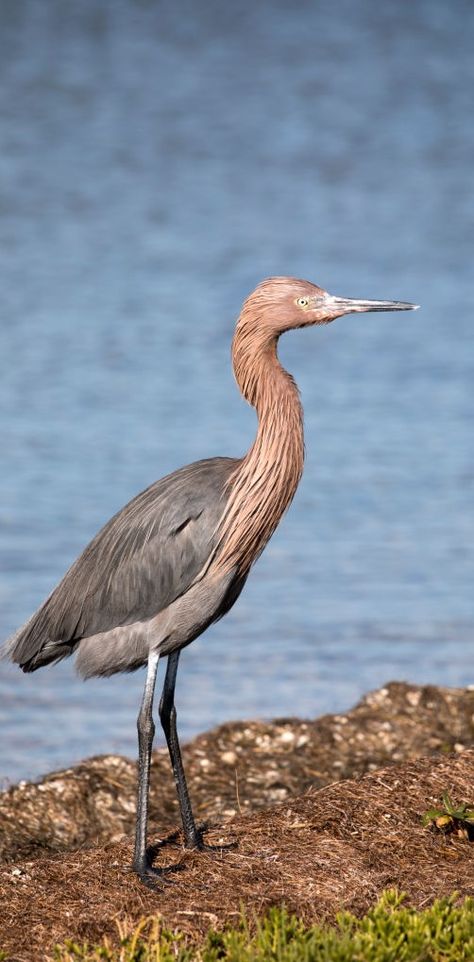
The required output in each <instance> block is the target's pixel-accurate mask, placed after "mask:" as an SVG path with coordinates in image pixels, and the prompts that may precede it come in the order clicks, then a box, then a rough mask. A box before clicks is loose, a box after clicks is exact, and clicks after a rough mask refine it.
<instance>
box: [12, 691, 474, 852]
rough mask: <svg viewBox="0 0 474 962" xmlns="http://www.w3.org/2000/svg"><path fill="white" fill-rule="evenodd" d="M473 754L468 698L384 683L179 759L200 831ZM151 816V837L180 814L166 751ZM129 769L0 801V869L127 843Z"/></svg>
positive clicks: (234, 728) (66, 779)
mask: <svg viewBox="0 0 474 962" xmlns="http://www.w3.org/2000/svg"><path fill="white" fill-rule="evenodd" d="M471 745H474V690H469V689H461V688H459V689H456V688H437V687H433V686H430V685H426V686H417V685H408V684H404V683H398V682H392V683H390V684H387V685H386V686H385V687H384V688H380V689H379V690H378V691H374V692H371V693H370V694H368V695H366V696H365V697H364V698H363V699H362V701H361V702H360V703H359V704H358V705H356V707H355V708H353V709H352V710H351V711H349V712H347V713H346V714H343V715H324V716H323V717H322V718H317V719H316V720H314V721H312V720H302V719H300V718H280V719H277V720H276V721H270V722H260V721H249V722H231V723H228V724H226V725H221V726H219V727H218V728H215V729H213V730H212V731H210V732H206V733H205V734H203V735H199V736H198V737H197V738H195V739H194V740H193V741H192V742H190V743H189V744H188V745H187V746H185V748H184V752H183V755H184V762H185V766H186V772H187V777H188V784H189V789H190V793H191V797H192V799H193V804H194V808H195V813H196V816H197V818H199V819H200V820H201V821H208V820H209V819H211V820H212V819H215V818H219V819H224V820H227V819H230V818H233V817H234V816H235V815H236V814H238V813H246V812H250V811H256V810H258V809H260V808H265V807H266V806H268V805H273V804H275V803H277V802H284V801H285V800H286V799H288V798H289V797H291V796H292V795H296V794H300V793H302V792H305V791H306V790H307V789H308V788H321V787H322V786H324V785H327V784H328V783H331V782H334V781H339V780H341V779H347V778H353V777H354V776H356V775H363V774H364V773H365V772H370V771H374V770H375V769H376V768H380V767H383V766H386V765H390V764H394V763H398V762H402V761H407V760H409V759H413V758H419V757H420V756H422V755H432V754H434V753H449V752H457V753H459V752H462V751H463V750H464V749H465V748H466V747H469V746H471ZM151 782H152V787H151V799H150V817H151V824H152V826H153V829H154V831H155V833H160V834H161V833H163V832H164V833H166V832H168V831H170V830H171V829H173V828H174V827H175V826H176V825H177V822H178V819H179V815H178V809H177V803H176V794H175V788H174V784H173V780H172V776H171V772H170V765H169V759H168V755H167V752H166V750H161V751H158V752H155V754H154V759H153V768H152V776H151ZM135 786H136V766H135V762H134V761H132V760H131V759H129V758H124V757H123V756H119V755H103V756H99V757H97V758H91V759H88V760H87V761H85V762H82V763H81V764H80V765H77V766H75V767H74V768H69V769H65V770H64V771H60V772H54V773H53V774H51V775H47V776H46V777H45V778H43V779H42V780H41V781H39V782H36V783H33V782H21V783H20V784H19V785H15V786H13V787H12V788H10V789H9V790H8V791H6V792H3V793H1V794H0V862H1V861H11V860H17V859H20V858H28V857H30V856H34V855H38V854H40V853H44V852H58V851H67V850H69V849H74V848H79V847H84V846H86V845H93V844H103V843H105V842H108V841H113V840H115V839H119V838H120V837H121V836H122V835H123V834H130V833H131V831H132V829H133V823H134V817H135V814H134V813H135Z"/></svg>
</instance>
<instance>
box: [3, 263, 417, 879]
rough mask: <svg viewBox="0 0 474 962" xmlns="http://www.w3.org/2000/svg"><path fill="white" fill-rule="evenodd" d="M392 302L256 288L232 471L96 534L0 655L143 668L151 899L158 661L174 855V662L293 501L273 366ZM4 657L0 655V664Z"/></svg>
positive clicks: (230, 596)
mask: <svg viewBox="0 0 474 962" xmlns="http://www.w3.org/2000/svg"><path fill="white" fill-rule="evenodd" d="M417 307H418V305H415V304H410V303H407V302H403V301H380V300H358V299H353V298H344V297H336V296H334V295H331V294H329V293H328V292H327V291H326V290H324V289H323V288H321V287H318V286H317V285H316V284H313V283H311V282H310V281H305V280H299V279H297V278H294V277H270V278H267V279H265V280H263V281H262V282H261V283H260V284H258V286H257V287H256V288H255V290H254V291H253V292H252V293H251V294H250V295H249V296H248V297H247V298H246V300H245V301H244V303H243V306H242V309H241V312H240V315H239V317H238V320H237V323H236V327H235V333H234V337H233V341H232V365H233V371H234V375H235V379H236V381H237V385H238V387H239V389H240V392H241V394H242V395H243V397H244V398H245V399H246V401H248V402H249V404H250V405H251V406H252V407H253V408H255V410H256V413H257V420H258V424H257V432H256V436H255V439H254V441H253V444H252V445H251V447H250V449H249V451H248V452H247V454H245V456H244V457H241V458H231V457H213V458H207V459H204V460H200V461H196V462H194V463H192V464H190V465H188V466H186V467H183V468H180V469H178V470H177V471H174V472H173V473H172V474H169V475H167V476H166V477H164V478H162V479H161V480H159V481H156V482H155V483H153V484H152V485H151V486H150V487H148V488H146V489H145V490H144V491H142V492H141V493H140V494H138V495H137V496H136V497H135V498H133V499H132V500H131V501H130V502H129V503H128V504H127V505H126V506H125V507H124V508H122V509H121V510H120V511H119V512H118V513H117V514H115V515H114V517H113V518H111V520H110V521H108V522H107V523H106V524H105V526H104V527H103V528H102V529H101V530H100V531H99V533H98V534H97V535H96V536H95V537H94V538H93V540H92V541H91V542H90V543H89V544H88V545H87V547H86V548H85V549H84V551H83V552H82V554H81V555H80V557H79V558H78V559H77V560H76V561H75V562H74V564H73V565H72V567H71V568H70V569H69V570H68V571H67V572H66V574H65V575H64V577H63V579H62V580H61V581H60V583H59V584H58V585H57V587H56V588H55V589H54V590H53V592H52V593H51V594H50V596H49V597H48V598H47V599H46V601H44V603H43V604H42V605H41V606H40V608H39V609H38V610H37V611H36V612H35V613H34V614H33V615H32V617H31V618H30V619H29V621H27V622H26V624H25V625H24V626H23V627H22V628H20V629H19V630H18V631H17V632H16V634H14V635H13V636H12V638H11V639H10V640H9V641H7V643H6V656H7V657H8V658H10V660H11V661H13V662H14V663H16V664H18V665H19V666H20V667H21V668H22V669H23V671H24V672H33V671H36V670H37V669H38V668H42V667H43V666H44V665H48V664H50V663H53V662H58V661H60V660H61V659H63V658H65V657H67V656H68V655H71V654H72V653H73V652H74V653H76V666H77V669H78V672H79V674H80V675H82V677H83V678H90V677H92V676H109V675H112V674H114V673H116V672H130V671H134V670H135V669H137V668H141V667H146V679H145V685H144V691H143V697H142V701H141V705H140V710H139V714H138V719H137V729H138V790H137V811H136V824H135V840H134V851H133V861H132V866H131V868H132V870H133V871H134V872H135V873H136V874H137V875H138V876H139V878H140V879H141V880H142V882H144V883H145V884H146V885H148V886H151V887H153V886H155V885H159V881H158V880H159V878H160V877H162V873H163V870H162V869H161V870H160V868H158V867H155V866H154V864H153V859H152V857H151V855H150V853H149V848H148V847H147V837H148V834H147V833H148V795H149V782H150V761H151V751H152V744H153V738H154V734H155V724H154V720H153V700H154V692H155V684H156V678H157V669H158V662H159V660H160V659H161V658H166V659H167V662H166V670H165V677H164V684H163V690H162V694H161V699H160V702H159V709H158V712H159V718H160V721H161V725H162V729H163V732H164V735H165V738H166V742H167V746H168V750H169V756H170V761H171V767H172V771H173V776H174V780H175V784H176V791H177V796H178V801H179V808H180V816H181V821H182V826H183V837H184V844H185V847H186V848H197V849H202V848H204V847H205V844H204V841H203V833H202V830H200V829H199V828H198V826H197V824H196V821H195V818H194V815H193V811H192V806H191V801H190V796H189V792H188V788H187V784H186V778H185V773H184V768H183V763H182V758H181V750H180V743H179V738H178V732H177V716H176V707H175V684H176V674H177V670H178V662H179V658H180V653H181V651H182V649H183V648H185V647H186V646H187V645H189V644H190V643H191V642H192V641H194V639H195V638H197V637H198V636H199V635H201V634H202V632H204V631H205V630H206V629H207V628H208V627H209V626H210V625H211V624H213V623H214V622H216V621H217V620H218V619H220V618H222V617H223V616H224V615H225V614H226V613H227V612H228V611H229V610H230V608H231V607H232V606H233V605H234V603H235V602H236V600H237V598H238V597H239V595H240V593H241V591H242V589H243V587H244V584H245V582H246V580H247V577H248V575H249V572H250V569H251V568H252V566H253V565H254V563H255V561H256V560H257V559H258V558H259V556H260V555H261V553H262V551H263V550H264V548H265V546H266V545H267V543H268V541H269V539H270V538H271V536H272V534H273V533H274V531H275V529H276V527H277V525H278V523H279V521H280V519H281V518H282V516H283V514H284V513H285V511H286V510H287V508H288V507H289V505H290V503H291V501H292V499H293V496H294V494H295V492H296V489H297V487H298V483H299V481H300V478H301V475H302V471H303V461H304V435H303V409H302V405H301V401H300V395H299V390H298V387H297V385H296V382H295V380H294V379H293V377H292V375H291V374H289V373H288V372H287V371H286V370H285V369H284V367H283V366H282V364H281V362H280V360H279V358H278V353H277V347H278V341H279V338H280V336H281V335H282V334H284V333H286V332H288V331H290V330H292V329H294V328H304V327H311V326H317V325H322V324H328V323H329V322H331V321H333V320H335V319H336V318H337V317H341V316H342V315H345V314H350V313H361V312H365V311H406V310H415V309H416V308H417ZM4 654H5V652H4Z"/></svg>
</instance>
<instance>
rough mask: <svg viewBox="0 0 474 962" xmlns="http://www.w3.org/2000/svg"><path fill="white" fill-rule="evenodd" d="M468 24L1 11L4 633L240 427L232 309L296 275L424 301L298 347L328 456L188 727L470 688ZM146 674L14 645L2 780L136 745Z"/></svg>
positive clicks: (224, 628)
mask: <svg viewBox="0 0 474 962" xmlns="http://www.w3.org/2000/svg"><path fill="white" fill-rule="evenodd" d="M473 42H474V8H473V6H472V4H471V3H469V2H468V0H466V2H456V0H455V2H453V3H451V4H446V3H444V2H442V0H439V2H437V0H426V2H423V0H417V2H415V3H412V4H392V3H389V4H375V3H373V2H369V0H365V2H364V0H361V2H354V0H334V2H332V3H331V4H329V3H321V4H313V3H309V2H306V3H305V2H302V3H300V4H297V5H296V6H295V5H292V4H288V3H286V2H283V0H273V2H271V3H270V2H268V3H265V2H262V3H258V4H255V3H253V2H250V0H244V2H242V3H240V4H234V5H229V4H222V3H220V2H218V0H206V2H202V3H200V4H193V3H191V2H183V3H180V4H175V3H172V2H160V3H154V2H151V0H149V2H145V0H142V2H135V3H132V2H130V0H129V2H124V0H114V2H113V3H112V2H106V0H104V2H100V0H99V2H98V0H81V3H80V4H77V3H73V2H72V0H70V2H69V0H50V2H49V3H47V4H40V3H37V2H35V0H15V2H11V3H4V4H2V9H1V12H0V143H1V150H0V183H1V195H0V250H1V256H0V331H1V346H0V405H1V420H0V441H1V451H2V455H3V457H2V469H1V472H0V525H1V543H0V567H1V574H0V635H1V636H2V637H6V636H7V635H8V634H9V633H10V632H11V631H12V630H13V629H14V628H16V627H17V626H18V625H19V624H20V623H22V622H23V621H24V620H25V619H26V618H27V616H28V615H29V614H30V613H31V612H32V611H33V610H34V609H35V608H36V607H37V605H38V604H39V603H40V602H41V601H42V599H43V598H44V596H45V595H46V594H47V593H48V592H49V590H50V589H51V588H52V587H53V586H54V585H55V584H56V582H57V581H58V579H59V578H60V576H61V575H62V574H63V572H64V571H65V569H66V568H67V566H68V565H69V564H70V563H71V562H72V561H73V560H74V558H75V557H76V556H77V554H78V552H79V551H80V550H81V549H82V547H83V546H84V545H85V544H86V543H87V541H88V540H89V538H90V537H91V536H92V535H93V534H94V533H95V531H96V530H97V528H98V527H99V526H100V525H101V524H102V523H103V522H104V521H105V520H106V519H107V518H108V517H109V516H110V515H111V514H112V513H113V512H114V511H116V510H117V509H118V508H119V507H120V506H121V505H122V504H123V503H124V502H126V501H127V500H128V499H129V498H130V497H131V496H132V495H133V494H135V493H136V492H137V491H139V490H140V489H141V488H143V487H145V486H146V485H148V484H149V483H150V482H151V481H153V480H154V479H155V478H156V477H159V476H160V475H162V474H165V473H166V472H168V471H171V470H173V469H174V468H176V467H178V466H180V465H181V464H183V463H186V462H189V461H192V460H194V459H196V458H199V457H203V456H211V455H215V454H230V455H239V454H241V453H243V452H244V451H245V450H246V448H247V447H248V445H249V444H250V442H251V439H252V436H253V433H254V430H255V418H254V415H253V412H252V411H251V409H249V408H248V407H247V406H246V405H245V403H244V402H243V401H242V400H241V399H240V398H239V396H238V393H237V391H236V388H235V385H234V382H233V378H232V374H231V370H230V365H229V344H230V339H231V335H232V329H233V323H234V320H235V317H236V315H237V313H238V310H239V307H240V304H241V302H242V299H243V297H244V296H245V295H246V294H247V292H248V291H249V290H250V289H251V288H252V287H253V286H254V285H255V283H256V282H258V280H259V279H261V278H262V277H263V276H265V275H267V274H278V273H285V274H295V275H297V276H302V277H308V278H309V279H311V280H314V281H316V282H317V283H319V284H321V285H322V286H324V287H326V288H327V289H329V290H330V291H332V292H333V293H337V294H341V295H347V296H354V297H355V296H361V297H375V298H399V299H403V300H413V301H417V302H419V303H421V304H422V310H420V311H418V312H417V313H416V314H394V315H390V314H372V315H370V314H369V315H366V316H364V315H362V316H352V317H347V318H342V319H340V320H338V321H337V322H336V323H334V324H333V325H330V326H329V327H328V328H326V329H324V330H323V329H315V330H309V331H298V332H294V333H293V334H292V335H288V336H287V337H286V338H285V339H284V340H283V341H282V343H281V356H282V359H283V361H284V363H285V364H286V366H287V367H288V368H289V369H290V370H291V371H292V372H293V373H294V374H295V376H296V378H297V380H298V382H299V384H300V387H301V391H302V396H303V401H304V405H305V411H306V444H307V462H306V470H305V475H304V479H303V481H302V483H301V487H300V489H299V492H298V494H297V497H296V499H295V502H294V504H293V506H292V508H291V510H290V512H289V513H288V515H287V517H286V518H285V520H284V522H283V523H282V525H281V527H280V529H279V530H278V532H277V534H276V535H275V537H274V539H273V540H272V542H271V543H270V545H269V546H268V548H267V550H266V552H265V554H264V556H263V557H262V559H261V561H260V562H259V563H258V565H257V566H256V568H255V570H254V572H253V576H252V577H251V578H250V579H249V582H248V585H247V587H246V589H245V591H244V593H243V595H242V596H241V598H240V600H239V601H238V603H237V605H236V606H235V608H234V609H233V611H232V612H231V613H230V614H229V616H228V617H227V618H225V619H224V620H223V621H222V622H221V623H219V624H218V625H216V626H215V627H214V628H212V629H211V630H210V631H208V632H207V633H206V635H205V636H204V637H202V638H200V639H199V640H198V641H196V642H195V643H194V644H193V645H192V646H191V647H190V648H189V649H187V650H186V652H185V653H184V655H183V658H182V667H181V670H180V678H179V684H178V707H179V718H180V727H181V731H182V734H183V735H184V736H185V737H189V736H190V735H192V734H193V733H196V732H197V731H199V730H202V729H204V728H206V727H208V726H210V725H213V724H215V723H217V722H220V721H222V720H225V719H229V718H234V717H245V716H272V715H282V714H286V715H287V714H300V715H313V716H314V715H315V714H318V713H320V712H323V711H331V710H342V709H345V708H347V707H349V706H350V705H351V704H352V703H353V702H354V701H355V700H356V699H357V697H358V696H359V695H360V694H361V693H362V692H363V691H366V690H367V689H369V688H371V687H374V686H376V685H379V684H381V683H383V682H384V681H386V680H387V679H389V678H393V677H396V678H405V679H408V680H412V681H417V682H433V683H441V684H450V685H464V684H469V683H470V682H472V681H473V672H472V655H473V652H474V605H473V600H472V572H473V543H474V537H473V535H474V530H473V528H474V517H473V478H474V444H473V431H472V396H471V391H470V388H471V384H472V381H473V374H474V351H473V333H472V332H473V320H472V313H473V301H474V298H473V295H474V290H473V283H472V251H473V241H474V205H473V187H474V183H473V181H474V178H473V169H474V165H473V157H474V126H473V124H472V97H473V79H474V58H473V56H472V49H473ZM142 683H143V675H142V673H139V674H137V675H135V676H125V677H117V678H114V679H111V680H109V681H92V682H88V683H87V684H86V685H83V683H82V682H80V681H79V680H78V679H77V678H76V677H75V676H74V673H73V664H72V663H71V662H67V663H63V664H61V665H59V666H57V667H54V668H52V669H48V670H44V671H41V672H38V673H37V674H35V675H34V676H28V677H27V676H24V675H22V674H21V673H20V672H18V670H15V669H14V668H13V667H12V666H10V665H6V664H4V663H2V664H0V725H1V734H2V737H1V746H0V778H3V779H4V780H7V779H10V780H12V779H17V778H20V777H27V776H35V775H38V774H40V773H42V772H44V771H47V770H49V769H51V768H53V767H55V766H59V765H62V764H69V763H71V762H73V761H75V760H78V759H80V758H81V757H83V756H86V755H89V754H92V753H96V752H106V751H120V752H127V753H134V752H135V717H136V713H137V707H138V701H139V697H140V689H141V686H142ZM4 783H5V782H4Z"/></svg>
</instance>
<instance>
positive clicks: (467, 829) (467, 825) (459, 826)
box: [422, 792, 474, 840]
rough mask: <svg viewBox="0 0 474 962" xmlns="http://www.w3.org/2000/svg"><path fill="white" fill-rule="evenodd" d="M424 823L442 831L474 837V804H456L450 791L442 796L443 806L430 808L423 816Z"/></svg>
mask: <svg viewBox="0 0 474 962" xmlns="http://www.w3.org/2000/svg"><path fill="white" fill-rule="evenodd" d="M422 822H423V825H425V826H426V825H430V826H434V828H437V829H438V830H439V831H440V832H445V833H446V834H448V833H449V832H456V834H457V835H461V836H462V837H463V838H467V839H469V840H472V839H474V806H472V805H468V803H467V802H460V803H459V804H458V805H456V803H455V802H453V800H452V799H451V796H450V795H449V794H448V792H443V795H442V796H441V807H439V808H429V809H428V811H427V812H425V813H424V815H423V818H422Z"/></svg>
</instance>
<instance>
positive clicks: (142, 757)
mask: <svg viewBox="0 0 474 962" xmlns="http://www.w3.org/2000/svg"><path fill="white" fill-rule="evenodd" d="M158 660H159V655H158V654H155V653H153V654H151V655H149V658H148V669H147V676H146V682H145V690H144V692H143V698H142V703H141V706H140V712H139V715H138V719H137V728H138V798H137V821H136V828H135V850H134V854H133V868H134V870H135V872H136V873H137V874H138V875H139V876H140V878H141V879H142V881H144V882H148V884H150V881H151V876H157V875H159V874H160V873H159V871H158V870H157V869H153V868H152V866H151V865H150V863H149V861H148V859H147V852H146V837H147V822H148V790H149V785H150V759H151V747H152V745H153V736H154V734H155V724H154V721H153V695H154V691H155V682H156V672H157V669H158Z"/></svg>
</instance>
